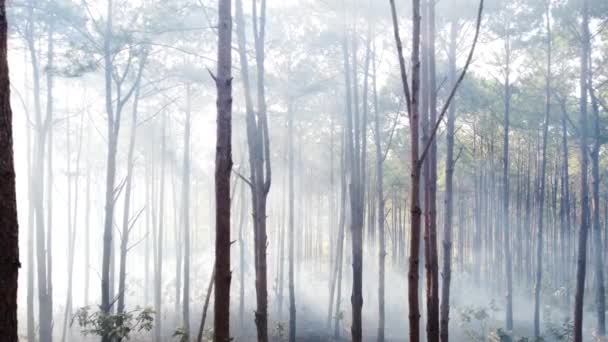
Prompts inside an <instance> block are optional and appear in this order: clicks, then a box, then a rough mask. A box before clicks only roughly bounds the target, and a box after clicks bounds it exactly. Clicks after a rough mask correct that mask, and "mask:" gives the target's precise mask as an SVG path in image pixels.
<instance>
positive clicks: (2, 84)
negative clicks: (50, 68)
mask: <svg viewBox="0 0 608 342" xmlns="http://www.w3.org/2000/svg"><path fill="white" fill-rule="evenodd" d="M7 37H8V36H7V21H6V7H5V1H4V0H2V1H0V161H1V162H0V178H1V179H2V183H1V185H0V259H1V260H2V263H1V264H0V279H2V282H0V336H2V339H3V340H5V341H7V342H16V341H18V340H19V338H18V336H17V278H18V273H19V267H20V266H21V263H20V262H19V227H18V223H17V198H16V197H17V196H16V190H15V166H14V162H13V126H12V120H13V114H12V111H11V104H10V81H9V70H8V59H7Z"/></svg>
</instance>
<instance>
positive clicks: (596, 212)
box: [588, 47, 608, 336]
mask: <svg viewBox="0 0 608 342" xmlns="http://www.w3.org/2000/svg"><path fill="white" fill-rule="evenodd" d="M589 50H590V51H589V55H591V47H589ZM589 69H590V70H593V65H592V63H591V56H590V59H589ZM588 84H589V95H590V96H591V103H592V109H593V135H594V137H593V138H594V139H593V150H592V151H591V163H592V168H591V174H592V175H593V181H592V182H593V225H592V227H593V242H594V244H593V247H594V248H593V259H594V263H595V286H596V291H597V293H596V302H597V334H598V335H599V336H605V335H606V294H605V285H604V261H603V256H602V253H603V252H604V249H603V246H602V228H601V225H600V210H601V203H600V180H601V178H600V149H601V144H602V142H601V135H600V125H601V124H600V116H599V114H600V113H599V112H600V111H599V105H598V99H597V98H596V96H595V90H594V89H593V73H592V71H591V72H589V79H588ZM606 219H608V218H606Z"/></svg>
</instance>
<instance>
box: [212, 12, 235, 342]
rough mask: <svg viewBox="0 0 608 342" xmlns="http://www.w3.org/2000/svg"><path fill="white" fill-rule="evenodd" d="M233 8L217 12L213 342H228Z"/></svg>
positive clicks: (230, 274)
mask: <svg viewBox="0 0 608 342" xmlns="http://www.w3.org/2000/svg"><path fill="white" fill-rule="evenodd" d="M231 8H232V5H231V1H230V0H221V1H220V2H219V8H218V49H217V51H218V52H217V61H218V63H217V76H216V79H215V84H216V87H217V140H216V155H215V204H216V205H215V280H214V282H215V302H214V314H215V319H214V329H213V340H214V341H215V342H229V341H230V281H231V278H232V273H231V271H230V174H231V172H232V73H231V68H232V15H231V13H232V10H231Z"/></svg>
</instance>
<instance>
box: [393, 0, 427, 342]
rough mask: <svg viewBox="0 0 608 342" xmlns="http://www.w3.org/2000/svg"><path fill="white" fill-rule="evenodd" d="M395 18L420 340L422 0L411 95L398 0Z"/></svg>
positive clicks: (414, 341) (414, 329)
mask: <svg viewBox="0 0 608 342" xmlns="http://www.w3.org/2000/svg"><path fill="white" fill-rule="evenodd" d="M390 4H391V12H392V19H393V31H394V35H395V42H396V44H397V53H398V57H399V66H400V71H401V83H402V86H403V90H404V94H405V98H406V102H407V109H408V115H409V120H410V144H411V147H410V179H411V180H410V212H411V215H410V229H411V234H410V259H409V270H408V307H409V325H410V330H409V337H410V342H418V341H419V340H420V304H419V297H418V283H419V267H420V237H421V236H420V230H421V217H422V210H421V208H420V175H421V163H420V159H419V126H420V123H419V108H418V103H419V97H420V94H419V92H420V26H421V25H420V19H421V17H420V0H413V1H412V13H413V21H414V23H413V25H412V90H411V94H410V89H409V84H408V79H407V75H406V71H405V60H404V58H403V48H402V43H401V38H400V36H399V25H398V21H397V11H396V9H395V1H394V0H390Z"/></svg>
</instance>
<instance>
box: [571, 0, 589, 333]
mask: <svg viewBox="0 0 608 342" xmlns="http://www.w3.org/2000/svg"><path fill="white" fill-rule="evenodd" d="M582 18H583V21H582V35H581V39H582V46H581V60H580V62H581V75H580V91H581V94H580V96H581V97H580V121H579V127H580V149H581V150H580V159H581V161H580V168H581V188H580V191H581V195H580V196H581V198H580V201H581V220H580V221H581V223H580V225H581V226H580V230H579V237H578V258H577V265H576V294H575V297H574V342H582V341H583V304H584V302H583V298H584V294H585V273H586V271H587V230H588V228H589V192H588V184H587V169H588V155H587V147H588V146H587V80H588V77H589V49H590V48H589V45H590V33H589V1H588V0H583V3H582Z"/></svg>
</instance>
